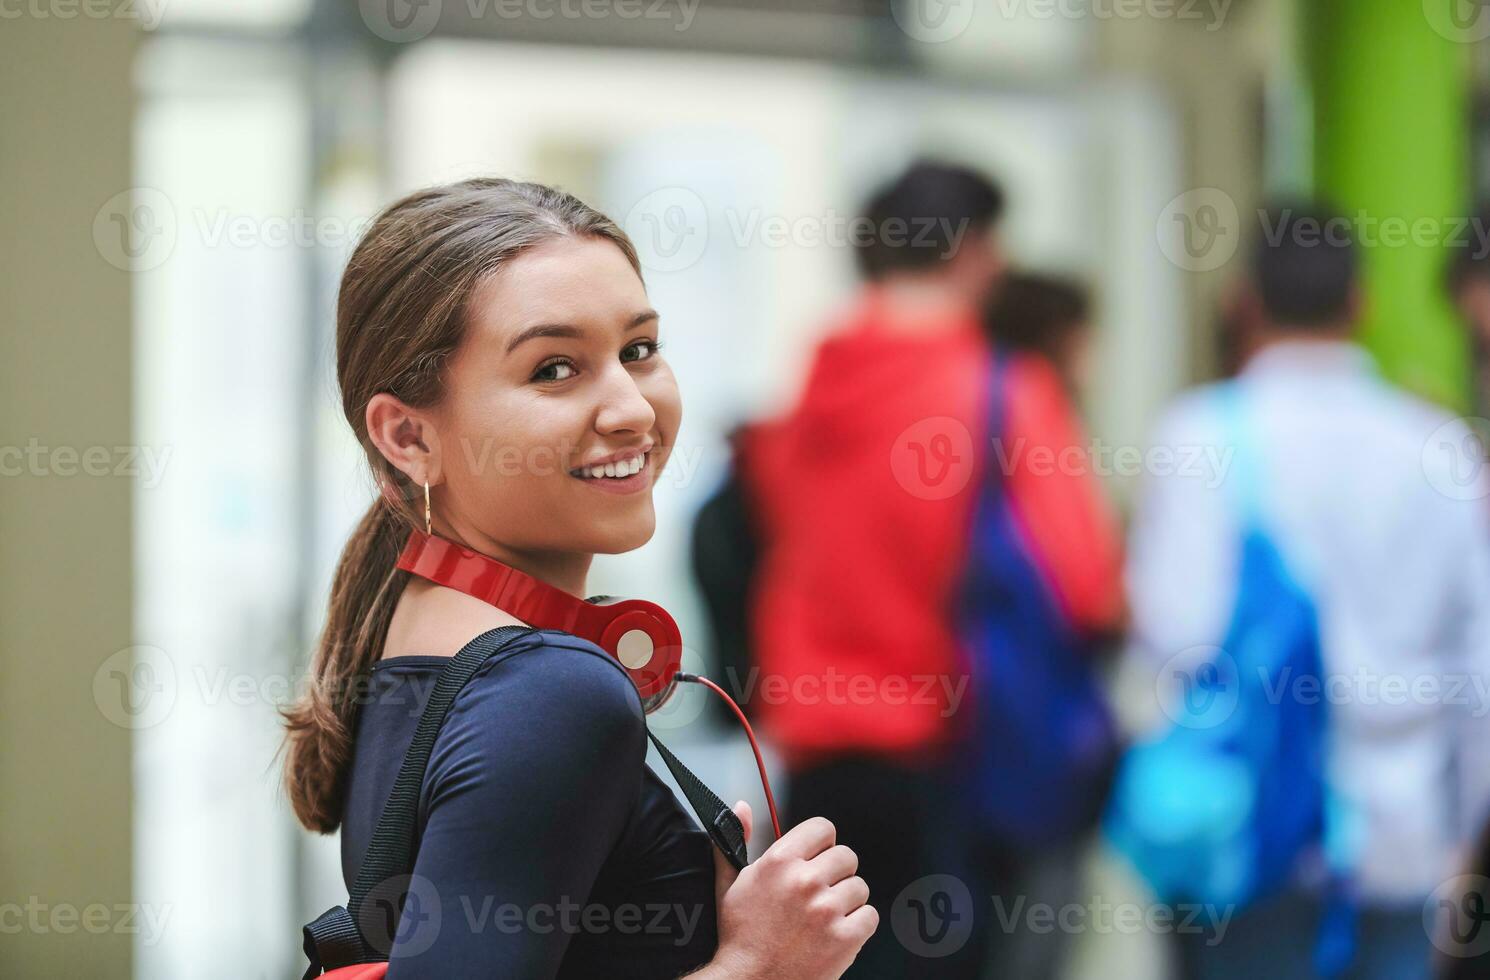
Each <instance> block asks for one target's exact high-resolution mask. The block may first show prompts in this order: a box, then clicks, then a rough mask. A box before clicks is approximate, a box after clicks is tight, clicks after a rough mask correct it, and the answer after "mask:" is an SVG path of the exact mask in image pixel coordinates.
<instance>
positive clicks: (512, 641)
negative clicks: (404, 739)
mask: <svg viewBox="0 0 1490 980" xmlns="http://www.w3.org/2000/svg"><path fill="white" fill-rule="evenodd" d="M494 632H495V630H488V631H487V632H486V633H483V634H481V635H480V636H477V637H476V638H474V639H472V640H471V641H470V644H467V645H468V646H469V645H471V644H475V643H478V642H483V641H484V639H485V638H487V637H490V636H491V634H492V633H494ZM504 639H505V642H503V643H502V645H501V646H500V647H499V648H494V650H493V653H492V655H491V656H490V657H489V658H488V659H487V660H486V662H485V663H483V664H482V665H481V667H480V668H478V669H477V671H476V673H475V674H474V675H473V676H472V678H471V680H470V682H469V683H468V684H467V685H466V687H465V689H464V690H462V691H461V693H460V695H459V696H458V697H457V698H456V701H455V704H454V706H453V710H457V711H460V712H461V713H462V714H465V715H472V716H475V717H477V718H483V717H484V716H491V717H490V718H486V719H485V720H487V721H493V722H495V721H497V720H500V722H501V723H502V724H501V727H503V728H506V727H510V726H511V725H513V724H518V725H531V726H534V727H535V728H537V729H538V730H540V731H543V732H546V733H548V734H549V735H550V736H554V735H557V734H558V733H562V732H566V731H570V730H573V731H577V732H579V733H581V734H589V735H591V736H593V737H596V738H604V739H627V740H635V741H636V742H638V743H639V744H640V743H642V742H644V739H645V731H646V720H645V717H646V716H645V714H644V712H643V710H642V702H641V695H640V694H639V693H638V691H637V689H636V685H635V684H633V683H632V681H631V678H630V677H629V676H628V675H627V673H626V670H625V668H624V667H622V666H621V664H620V663H619V662H617V660H616V659H615V658H614V657H612V656H611V655H610V654H608V653H606V652H605V651H604V650H603V649H602V648H601V647H600V646H599V645H597V644H595V643H593V642H592V641H590V640H587V639H584V638H583V637H579V636H575V635H573V634H572V633H567V632H565V631H563V630H556V629H533V628H528V629H527V630H526V631H525V632H520V633H515V634H513V635H511V636H507V637H505V638H504Z"/></svg>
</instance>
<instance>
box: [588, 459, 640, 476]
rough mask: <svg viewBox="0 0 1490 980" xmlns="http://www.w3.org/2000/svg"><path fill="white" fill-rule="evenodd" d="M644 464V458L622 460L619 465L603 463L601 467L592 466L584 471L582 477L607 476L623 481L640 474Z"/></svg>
mask: <svg viewBox="0 0 1490 980" xmlns="http://www.w3.org/2000/svg"><path fill="white" fill-rule="evenodd" d="M646 463H647V459H646V456H644V455H643V456H633V457H632V458H630V459H628V460H624V461H622V462H620V463H605V464H604V465H602V466H592V467H590V468H589V469H587V470H585V471H584V475H585V476H589V477H602V476H608V477H612V478H621V479H624V478H625V477H628V476H631V475H632V474H634V473H639V472H641V468H642V467H643V466H645V465H646Z"/></svg>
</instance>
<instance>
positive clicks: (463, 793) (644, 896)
mask: <svg viewBox="0 0 1490 980" xmlns="http://www.w3.org/2000/svg"><path fill="white" fill-rule="evenodd" d="M472 642H475V641H474V640H473V641H472ZM519 649H521V650H522V651H523V652H521V653H512V651H515V650H519ZM448 662H449V661H448V658H446V657H440V656H425V655H411V656H402V657H391V658H388V659H385V660H381V661H379V662H378V663H377V664H376V665H374V667H373V668H372V672H371V676H370V678H369V683H368V687H367V690H366V691H365V692H362V693H361V695H360V699H361V707H360V709H359V715H358V719H357V724H356V735H355V743H354V745H355V747H354V751H353V761H352V766H351V770H350V776H349V783H348V787H347V806H346V811H345V818H344V822H343V825H342V832H341V862H342V876H343V877H344V878H345V879H346V883H347V885H348V887H350V886H351V884H352V882H353V881H355V880H356V877H357V870H358V868H359V867H360V865H361V863H362V858H363V855H364V853H365V852H366V850H367V845H368V842H369V840H370V839H371V837H372V833H373V829H374V827H376V825H377V821H378V817H379V815H380V814H381V813H382V809H383V804H384V802H385V801H386V800H387V798H388V794H389V793H390V792H391V790H392V788H393V782H394V778H395V776H396V775H397V773H398V769H399V766H400V765H401V764H402V763H403V757H404V753H405V752H406V751H407V750H408V747H409V743H410V741H411V740H412V739H413V735H414V728H415V726H416V724H417V723H418V721H419V716H420V714H421V712H422V711H423V710H424V705H425V703H426V701H427V699H428V697H429V693H430V691H431V690H432V689H433V686H434V682H435V678H436V677H437V676H438V674H439V672H440V669H441V668H442V667H443V666H444V665H445V664H446V663H448ZM646 747H647V738H646V729H645V720H644V715H643V713H642V706H641V698H640V696H639V694H638V693H637V690H636V687H635V686H634V685H633V684H632V682H631V680H630V678H629V677H628V676H627V675H626V673H625V671H624V670H623V669H622V668H621V666H620V665H619V664H618V663H616V662H615V660H614V659H612V658H611V657H610V656H609V655H608V654H606V653H605V652H604V651H603V650H601V649H600V647H598V646H596V645H595V644H593V643H591V642H590V641H588V640H584V639H581V638H579V637H576V636H573V635H572V634H569V633H565V632H563V631H561V630H538V631H536V632H534V633H529V634H525V635H520V636H519V637H518V638H517V639H516V640H514V641H512V643H511V644H510V645H509V646H508V647H506V648H505V649H504V650H503V651H502V652H500V653H498V654H496V655H494V656H493V657H492V658H491V659H489V660H488V661H487V662H486V663H485V664H483V665H482V666H481V667H480V668H479V669H478V671H477V673H476V675H475V676H474V677H473V678H472V679H471V681H470V682H469V683H468V684H467V685H466V686H465V687H464V688H463V689H462V690H461V692H460V694H459V695H457V697H456V698H455V701H454V703H453V704H452V705H451V709H450V713H449V714H448V715H447V716H446V719H445V724H444V726H443V727H442V728H441V730H440V734H439V737H438V738H437V739H436V741H435V745H434V751H433V753H432V754H431V756H430V761H429V768H428V769H427V770H426V772H425V778H424V784H423V789H422V792H421V794H420V799H419V812H418V822H417V831H418V835H419V850H418V853H417V857H416V859H415V863H414V878H413V880H412V881H411V883H410V885H409V897H408V899H407V902H406V905H405V911H404V916H403V920H402V921H401V923H400V924H399V931H398V932H397V933H396V936H395V940H394V943H393V947H392V953H391V956H390V965H389V971H388V977H389V980H411V978H422V977H440V978H450V977H501V978H504V980H505V978H512V980H522V978H530V977H531V978H546V977H636V978H644V977H645V978H664V977H666V978H671V977H678V976H682V975H684V974H686V973H688V972H690V971H692V970H694V969H697V968H698V967H700V966H702V965H704V964H705V963H707V962H708V961H709V960H710V959H711V958H712V957H713V955H714V952H715V949H716V946H717V944H718V932H717V923H716V919H715V915H716V912H715V900H714V863H713V860H714V859H713V855H712V844H711V843H710V841H709V838H708V835H707V834H705V833H704V832H703V831H702V830H700V829H699V827H698V825H697V824H696V823H695V822H694V821H693V819H692V818H691V817H690V816H689V815H688V814H687V813H686V812H685V811H684V810H683V808H682V806H681V805H680V804H679V802H678V800H677V798H676V797H675V796H674V795H673V793H672V790H671V789H669V788H668V786H667V785H666V784H665V783H663V782H662V781H661V780H660V779H658V777H657V775H656V774H655V773H654V772H652V770H651V768H650V767H648V766H647V764H646Z"/></svg>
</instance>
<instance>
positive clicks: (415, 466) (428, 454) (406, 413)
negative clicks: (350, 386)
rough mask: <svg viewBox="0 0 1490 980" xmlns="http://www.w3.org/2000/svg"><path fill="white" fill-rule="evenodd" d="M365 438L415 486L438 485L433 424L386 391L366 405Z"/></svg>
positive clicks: (437, 435)
mask: <svg viewBox="0 0 1490 980" xmlns="http://www.w3.org/2000/svg"><path fill="white" fill-rule="evenodd" d="M366 422H367V437H368V438H369V439H370V440H372V444H373V445H374V446H376V447H378V452H380V453H382V454H383V458H385V459H387V460H388V462H390V463H392V464H393V465H394V466H396V467H398V469H399V470H400V471H401V472H402V473H403V474H404V475H405V476H407V477H408V478H409V479H410V480H411V481H412V482H413V483H415V484H416V485H422V484H423V483H425V482H428V483H429V484H430V485H434V484H436V483H439V482H440V452H439V447H440V439H439V434H438V432H436V430H435V426H434V422H433V420H432V419H431V418H430V417H429V416H428V415H427V414H425V413H423V412H420V411H417V410H415V409H412V408H410V407H409V406H407V405H405V404H404V403H403V402H402V401H400V400H399V399H398V398H396V397H394V396H393V395H390V394H388V393H387V392H386V391H382V392H378V393H377V394H376V395H373V396H372V398H370V399H369V400H368V402H367V416H366Z"/></svg>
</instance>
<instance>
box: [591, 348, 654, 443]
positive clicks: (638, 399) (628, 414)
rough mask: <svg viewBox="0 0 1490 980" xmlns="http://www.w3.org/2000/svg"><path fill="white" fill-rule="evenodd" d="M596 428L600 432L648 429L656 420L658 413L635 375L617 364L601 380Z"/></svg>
mask: <svg viewBox="0 0 1490 980" xmlns="http://www.w3.org/2000/svg"><path fill="white" fill-rule="evenodd" d="M599 402H600V404H599V409H598V411H597V412H596V417H595V428H596V429H597V430H599V431H601V432H627V431H635V432H648V431H650V430H651V428H652V424H653V423H654V422H656V421H657V412H656V411H655V410H654V409H653V408H652V403H651V402H650V401H648V400H647V397H646V395H645V394H643V392H642V390H641V388H640V387H639V386H638V385H637V383H636V378H634V377H632V375H631V372H630V371H628V370H626V366H625V365H624V364H619V363H618V364H617V365H616V366H615V367H614V368H612V369H611V370H610V371H609V372H607V374H606V376H605V378H604V379H603V381H602V384H601V387H600V392H599Z"/></svg>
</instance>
